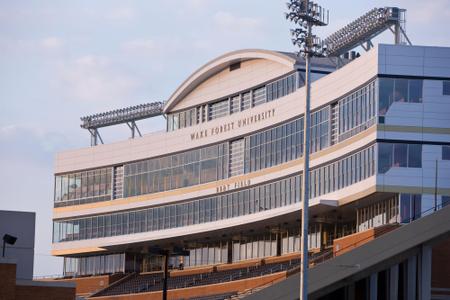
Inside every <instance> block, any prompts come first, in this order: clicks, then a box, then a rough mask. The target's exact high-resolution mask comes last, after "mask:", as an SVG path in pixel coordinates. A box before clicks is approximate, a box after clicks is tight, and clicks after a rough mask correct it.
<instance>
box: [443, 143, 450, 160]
mask: <svg viewBox="0 0 450 300" xmlns="http://www.w3.org/2000/svg"><path fill="white" fill-rule="evenodd" d="M442 160H450V146H442Z"/></svg>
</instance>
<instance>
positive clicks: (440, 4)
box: [401, 0, 450, 24]
mask: <svg viewBox="0 0 450 300" xmlns="http://www.w3.org/2000/svg"><path fill="white" fill-rule="evenodd" d="M401 2H403V3H404V6H405V7H406V8H407V9H408V11H407V18H409V19H411V20H414V22H415V23H423V24H428V23H429V22H432V21H437V20H439V18H442V20H446V19H448V18H449V17H450V2H449V1H448V0H435V1H433V2H428V1H411V0H408V1H407V0H401Z"/></svg>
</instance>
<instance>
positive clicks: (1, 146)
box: [0, 0, 450, 276]
mask: <svg viewBox="0 0 450 300" xmlns="http://www.w3.org/2000/svg"><path fill="white" fill-rule="evenodd" d="M320 4H321V5H322V6H324V7H326V8H328V9H329V10H330V24H329V26H327V27H324V28H320V29H318V30H317V33H318V34H319V35H320V36H322V37H326V36H327V35H328V34H330V33H332V32H333V31H335V30H337V29H339V28H340V27H342V26H344V25H345V24H347V23H349V22H351V21H352V20H353V19H355V18H357V17H359V16H360V15H362V14H364V13H365V12H366V11H368V10H370V9H371V8H373V7H382V6H398V7H402V8H406V9H407V10H408V11H407V23H406V31H407V34H408V36H409V38H410V40H411V41H412V43H413V44H415V45H435V46H450V30H449V28H450V0H434V1H418V0H398V1H387V0H386V1H361V0H359V1H356V0H353V1H349V0H341V1H332V0H321V1H320ZM284 11H285V1H280V0H264V1H262V0H171V1H157V0H151V1H143V0H142V1H124V0H120V1H117V0H96V1H92V0H78V1H56V0H54V1H50V0H40V1H33V0H30V1H23V0H15V1H10V0H0V165H1V169H0V189H1V190H2V195H1V196H0V209H3V210H20V211H34V212H36V237H35V243H36V244H35V265H34V274H35V275H37V276H43V275H57V274H61V273H62V260H61V259H60V258H55V257H52V256H51V255H50V250H51V234H52V222H51V216H52V208H53V166H54V157H55V153H57V152H58V151H62V150H65V149H74V148H81V147H88V146H89V142H90V141H89V134H88V132H87V131H85V130H83V129H81V128H80V126H79V125H80V119H79V118H80V117H81V116H85V115H88V114H93V113H96V112H103V111H107V110H110V109H114V108H121V107H126V106H130V105H135V104H140V103H146V102H152V101H163V100H166V99H168V97H169V96H170V95H171V93H172V92H173V91H174V90H175V89H176V88H177V87H178V85H179V84H181V82H182V81H183V80H184V79H185V78H186V77H187V76H189V75H190V74H191V73H192V72H193V71H195V70H196V69H197V68H199V67H200V66H202V65H203V64H205V63H206V62H208V61H209V60H211V59H213V58H215V57H217V56H219V55H222V54H223V53H225V52H228V51H232V50H237V49H243V48H262V49H272V50H283V51H294V50H295V48H293V46H292V45H291V43H290V36H289V28H291V27H292V26H291V24H289V23H288V22H287V21H286V20H285V18H284V15H283V13H284ZM376 41H377V42H388V43H391V42H392V41H393V36H392V34H391V33H390V32H387V33H385V34H383V35H382V36H381V37H380V38H379V39H377V40H376ZM138 125H139V127H140V129H141V131H143V132H149V131H155V130H163V129H164V126H165V124H164V121H163V119H162V118H155V119H151V120H145V121H141V122H140V123H139V124H138ZM101 134H102V137H103V140H104V141H105V143H108V142H112V141H116V140H120V139H126V138H128V129H127V128H126V126H115V127H110V128H107V129H105V130H103V131H101Z"/></svg>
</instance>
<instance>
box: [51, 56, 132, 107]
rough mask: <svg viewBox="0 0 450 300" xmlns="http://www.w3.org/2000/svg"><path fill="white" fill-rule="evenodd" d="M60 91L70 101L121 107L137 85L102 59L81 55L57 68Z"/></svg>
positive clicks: (107, 59)
mask: <svg viewBox="0 0 450 300" xmlns="http://www.w3.org/2000/svg"><path fill="white" fill-rule="evenodd" d="M59 75H60V76H59V77H60V85H61V86H60V87H61V89H62V92H63V94H64V95H65V97H66V98H67V99H69V100H71V101H86V102H92V103H96V102H102V103H103V104H104V103H105V102H113V103H114V102H116V103H119V104H121V103H124V102H125V101H126V100H128V99H129V98H130V95H131V94H133V91H134V90H135V88H136V87H138V86H139V85H140V84H139V81H138V80H137V79H136V78H133V77H131V76H129V75H128V74H126V72H124V71H123V70H121V69H120V68H119V67H118V66H115V65H114V64H113V63H112V62H111V61H110V59H109V58H107V57H104V56H95V55H85V56H82V57H79V58H77V59H75V60H73V61H69V62H64V63H61V64H60V67H59Z"/></svg>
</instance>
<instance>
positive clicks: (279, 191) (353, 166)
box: [54, 145, 375, 242]
mask: <svg viewBox="0 0 450 300" xmlns="http://www.w3.org/2000/svg"><path fill="white" fill-rule="evenodd" d="M374 148H375V145H372V146H370V147H368V148H366V149H363V150H361V151H359V152H357V153H355V154H352V155H351V156H348V157H346V158H343V159H341V160H339V161H336V162H333V163H331V164H328V165H324V166H321V167H319V168H316V169H313V170H311V173H310V176H311V180H310V191H311V197H317V196H319V195H322V194H324V193H327V192H333V191H335V190H338V189H340V188H344V187H346V186H349V185H351V184H353V183H356V182H358V181H361V180H364V179H366V178H367V177H370V176H372V175H373V174H374ZM299 189H300V177H299V176H294V177H289V178H286V179H283V180H279V181H276V182H273V183H268V184H264V185H260V186H257V187H252V188H249V189H244V190H241V191H237V192H233V193H227V194H224V195H220V196H215V197H209V198H206V199H200V200H195V201H189V202H185V203H181V204H171V205H166V206H161V207H157V208H148V209H144V210H139V211H129V212H121V213H115V214H108V215H102V216H93V217H88V218H81V219H74V220H63V221H55V222H54V241H55V242H60V241H70V240H82V239H91V238H99V237H107V236H116V235H125V234H133V233H138V232H144V231H156V230H162V229H169V228H176V227H182V226H189V225H193V224H200V223H206V222H213V221H217V220H222V219H228V218H233V217H238V216H243V215H247V214H253V213H257V212H260V211H264V210H269V209H274V208H277V207H282V206H286V205H290V204H293V203H296V202H299V201H300V190H299Z"/></svg>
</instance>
